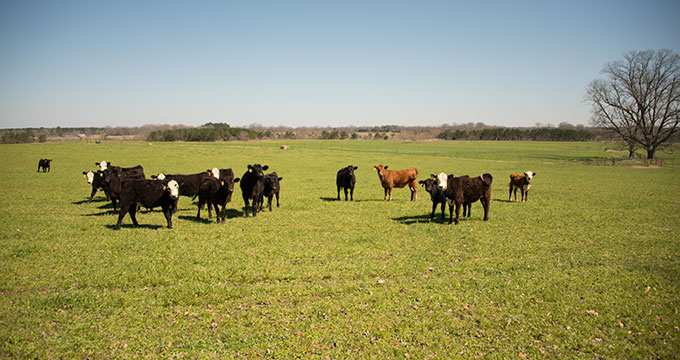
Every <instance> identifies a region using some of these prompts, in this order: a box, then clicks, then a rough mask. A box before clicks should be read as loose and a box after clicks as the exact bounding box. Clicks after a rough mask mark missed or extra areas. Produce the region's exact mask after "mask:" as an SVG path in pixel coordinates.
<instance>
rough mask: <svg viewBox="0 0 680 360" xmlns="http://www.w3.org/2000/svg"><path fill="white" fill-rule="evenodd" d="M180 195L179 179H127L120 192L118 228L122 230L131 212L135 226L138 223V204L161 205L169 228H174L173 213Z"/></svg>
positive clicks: (150, 206)
mask: <svg viewBox="0 0 680 360" xmlns="http://www.w3.org/2000/svg"><path fill="white" fill-rule="evenodd" d="M178 197H179V184H177V181H175V180H170V181H155V180H146V179H126V180H125V181H123V183H122V188H121V192H120V212H119V213H118V222H117V223H116V230H120V225H121V223H122V222H123V218H124V217H125V214H127V213H128V212H129V213H130V219H132V223H133V224H134V225H135V226H139V224H138V223H137V217H136V216H135V214H136V212H137V204H141V205H142V206H144V207H146V208H154V207H159V206H160V207H161V208H162V209H163V215H165V220H166V221H167V223H168V229H172V213H173V209H174V208H175V207H177V198H178Z"/></svg>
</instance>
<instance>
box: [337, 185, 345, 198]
mask: <svg viewBox="0 0 680 360" xmlns="http://www.w3.org/2000/svg"><path fill="white" fill-rule="evenodd" d="M340 187H341V186H338V200H340ZM345 197H347V190H345ZM345 200H346V199H345Z"/></svg>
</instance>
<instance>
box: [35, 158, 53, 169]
mask: <svg viewBox="0 0 680 360" xmlns="http://www.w3.org/2000/svg"><path fill="white" fill-rule="evenodd" d="M51 164H52V159H40V160H38V172H40V169H42V171H43V172H46V171H47V172H49V171H50V165H51Z"/></svg>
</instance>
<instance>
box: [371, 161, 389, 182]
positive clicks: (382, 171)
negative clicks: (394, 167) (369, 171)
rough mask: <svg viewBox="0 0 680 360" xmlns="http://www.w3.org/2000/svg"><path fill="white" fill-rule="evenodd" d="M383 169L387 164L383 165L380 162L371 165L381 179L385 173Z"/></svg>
mask: <svg viewBox="0 0 680 360" xmlns="http://www.w3.org/2000/svg"><path fill="white" fill-rule="evenodd" d="M385 169H387V166H383V165H382V164H380V165H376V166H373V170H376V171H377V172H378V176H379V177H380V178H381V179H382V177H383V174H384V173H385Z"/></svg>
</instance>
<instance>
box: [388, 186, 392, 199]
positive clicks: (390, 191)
mask: <svg viewBox="0 0 680 360" xmlns="http://www.w3.org/2000/svg"><path fill="white" fill-rule="evenodd" d="M389 193H390V197H389V198H387V201H392V188H390V190H389Z"/></svg>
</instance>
